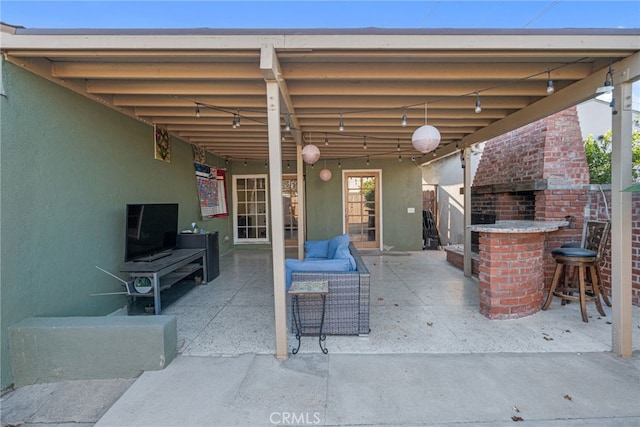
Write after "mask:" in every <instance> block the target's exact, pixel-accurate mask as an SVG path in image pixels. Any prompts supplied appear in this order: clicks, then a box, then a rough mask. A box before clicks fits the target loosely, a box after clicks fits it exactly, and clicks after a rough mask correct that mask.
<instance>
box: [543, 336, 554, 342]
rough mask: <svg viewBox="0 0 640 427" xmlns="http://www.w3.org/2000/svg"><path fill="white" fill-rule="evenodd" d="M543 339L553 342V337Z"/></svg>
mask: <svg viewBox="0 0 640 427" xmlns="http://www.w3.org/2000/svg"><path fill="white" fill-rule="evenodd" d="M542 338H544V339H545V340H547V341H553V338H551V337H542Z"/></svg>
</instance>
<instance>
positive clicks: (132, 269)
mask: <svg viewBox="0 0 640 427" xmlns="http://www.w3.org/2000/svg"><path fill="white" fill-rule="evenodd" d="M206 253H207V252H206V251H205V250H204V249H176V250H174V251H172V252H171V253H169V254H168V255H167V256H165V257H162V258H160V259H156V260H155V261H149V262H136V261H129V262H126V263H124V265H123V266H122V268H121V269H120V271H121V272H122V273H127V274H129V276H131V278H132V279H133V280H132V281H131V282H129V283H127V293H128V294H129V295H132V296H134V297H153V303H154V304H153V305H154V313H155V314H160V312H161V311H162V305H161V302H160V292H161V291H163V290H164V289H167V288H169V287H171V286H172V285H173V284H175V283H176V282H178V281H180V280H181V279H183V278H185V277H187V276H188V275H190V274H191V273H194V272H196V271H198V270H200V269H202V277H206V275H207V263H206ZM194 261H202V264H199V263H196V262H194ZM138 277H148V278H149V279H150V280H151V284H152V286H151V289H150V290H149V292H146V293H140V292H138V291H137V290H136V289H135V287H134V286H133V282H134V281H135V279H136V278H138Z"/></svg>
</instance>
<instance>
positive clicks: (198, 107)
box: [196, 104, 200, 117]
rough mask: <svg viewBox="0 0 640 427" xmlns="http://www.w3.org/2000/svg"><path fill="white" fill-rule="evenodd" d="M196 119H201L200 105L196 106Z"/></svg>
mask: <svg viewBox="0 0 640 427" xmlns="http://www.w3.org/2000/svg"><path fill="white" fill-rule="evenodd" d="M196 117H200V104H196Z"/></svg>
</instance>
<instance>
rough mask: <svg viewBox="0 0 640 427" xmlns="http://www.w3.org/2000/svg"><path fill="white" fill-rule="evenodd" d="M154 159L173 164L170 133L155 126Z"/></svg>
mask: <svg viewBox="0 0 640 427" xmlns="http://www.w3.org/2000/svg"><path fill="white" fill-rule="evenodd" d="M153 142H154V151H153V152H154V158H155V159H156V160H162V161H163V162H167V163H171V141H170V140H169V131H167V130H166V129H164V128H162V127H160V126H157V125H153Z"/></svg>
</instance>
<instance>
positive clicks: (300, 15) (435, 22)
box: [0, 0, 640, 29]
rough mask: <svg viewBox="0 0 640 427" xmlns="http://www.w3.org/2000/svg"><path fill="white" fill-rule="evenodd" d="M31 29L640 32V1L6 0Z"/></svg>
mask: <svg viewBox="0 0 640 427" xmlns="http://www.w3.org/2000/svg"><path fill="white" fill-rule="evenodd" d="M0 20H1V21H2V22H4V23H8V24H11V25H17V26H24V27H28V28H198V27H210V28H362V27H380V28H530V29H534V28H637V27H640V1H638V0H629V1H568V0H561V1H558V0H555V1H554V0H552V1H549V0H544V1H453V0H448V1H447V0H443V1H417V0H415V1H300V0H298V1H210V0H209V1H117V0H113V1H30V0H0Z"/></svg>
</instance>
